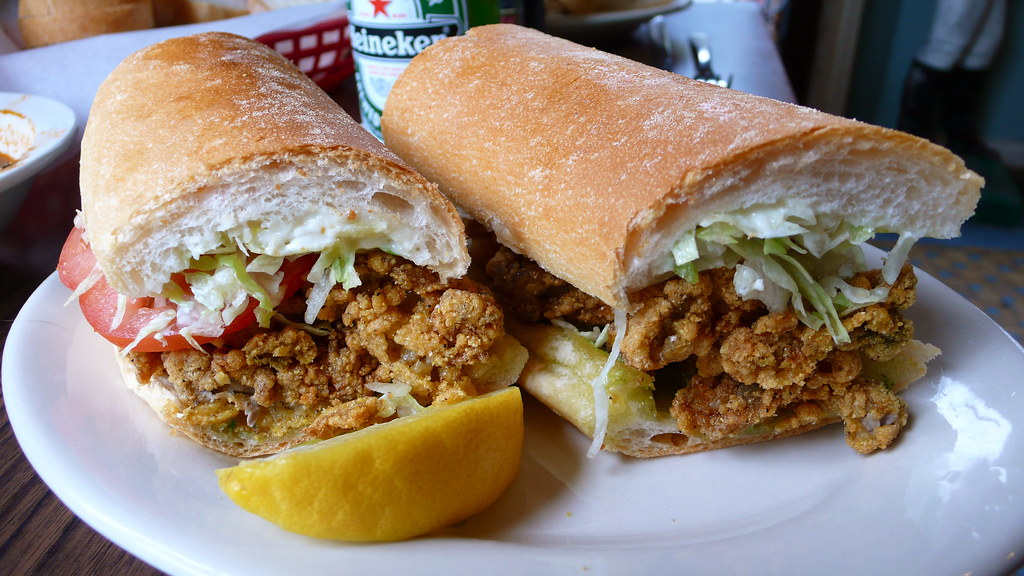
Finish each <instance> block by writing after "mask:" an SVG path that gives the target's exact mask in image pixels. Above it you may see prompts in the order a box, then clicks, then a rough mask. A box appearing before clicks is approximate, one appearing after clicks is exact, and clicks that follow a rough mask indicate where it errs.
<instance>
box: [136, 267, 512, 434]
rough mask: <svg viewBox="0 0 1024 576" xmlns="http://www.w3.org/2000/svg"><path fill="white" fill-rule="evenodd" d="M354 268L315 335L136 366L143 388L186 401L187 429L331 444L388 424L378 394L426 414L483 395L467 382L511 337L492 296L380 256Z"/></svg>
mask: <svg viewBox="0 0 1024 576" xmlns="http://www.w3.org/2000/svg"><path fill="white" fill-rule="evenodd" d="M355 268H356V271H357V273H358V274H359V278H360V280H361V284H360V286H358V287H355V288H352V289H350V290H345V289H343V288H341V287H340V286H337V287H335V288H334V289H333V290H332V291H331V293H330V294H329V295H328V298H327V303H326V304H325V306H324V307H323V308H322V309H321V312H320V314H319V315H318V319H317V325H316V326H315V328H314V329H312V330H306V329H301V328H298V327H295V326H294V325H291V323H284V324H280V323H275V324H273V325H272V326H271V327H269V328H265V329H262V328H261V329H253V330H249V331H247V332H244V333H241V334H238V335H234V336H232V338H234V339H236V340H241V342H237V341H236V342H234V344H236V345H234V346H232V347H225V348H222V349H219V348H213V347H212V346H211V347H210V349H205V350H194V349H189V350H179V351H174V352H163V353H156V352H154V353H142V352H132V353H130V354H129V357H130V359H131V361H132V362H133V363H134V365H135V366H136V367H137V368H138V369H139V375H140V379H141V381H142V382H160V383H161V384H162V385H165V386H173V387H174V388H175V389H176V392H177V393H178V395H179V396H180V397H182V398H185V399H187V400H188V402H187V404H188V405H189V407H188V408H186V410H185V413H184V414H183V415H182V417H183V418H187V419H190V420H193V421H195V422H197V423H201V424H203V425H208V426H214V427H217V426H221V427H229V428H232V429H237V428H238V427H248V428H252V429H253V430H254V431H255V430H273V429H277V430H279V431H280V430H283V429H284V428H286V427H294V426H295V425H296V423H299V424H301V426H303V427H304V428H305V431H306V432H308V433H310V434H312V435H315V436H318V437H322V438H327V437H330V436H334V435H337V434H338V433H340V432H344V431H348V430H356V429H360V428H364V427H366V426H368V425H370V424H373V423H376V422H379V421H383V420H384V419H387V418H388V417H390V414H387V410H386V407H385V406H383V404H382V403H381V402H380V400H379V398H378V396H377V394H376V393H374V392H373V391H371V390H370V389H369V388H368V387H367V385H372V384H373V383H383V382H401V383H404V384H408V385H410V386H411V387H412V395H413V397H414V398H415V399H416V400H417V401H418V402H419V403H420V404H422V405H430V404H445V403H450V402H453V401H457V400H461V399H463V398H465V397H467V396H473V395H475V394H476V390H475V387H474V383H473V381H472V380H471V378H470V374H471V373H472V371H473V370H474V367H477V366H479V365H481V364H483V363H486V362H488V361H489V360H490V359H491V357H492V353H493V350H494V347H495V343H496V342H498V340H499V339H501V338H502V337H503V336H504V333H505V331H504V316H503V313H502V310H501V308H500V307H499V306H498V304H497V303H496V302H495V300H494V297H493V296H492V295H491V293H490V292H489V291H488V290H487V289H486V288H484V287H482V286H481V285H478V284H476V283H474V282H472V281H468V280H453V281H449V282H441V281H440V279H439V278H438V276H437V275H436V274H434V273H433V272H431V271H429V270H428V269H425V268H421V267H419V266H416V265H414V264H412V263H410V262H408V261H406V260H404V259H402V258H401V257H398V256H393V255H390V254H386V253H384V252H381V251H373V252H369V253H365V254H359V255H358V256H357V258H356V263H355ZM293 300H294V301H293V302H287V303H284V304H283V305H282V306H281V307H280V309H281V310H287V311H295V312H296V316H295V320H296V321H297V319H300V318H301V316H302V310H304V301H305V295H303V294H298V295H296V296H294V297H293ZM183 404H185V403H183ZM254 433H255V432H254Z"/></svg>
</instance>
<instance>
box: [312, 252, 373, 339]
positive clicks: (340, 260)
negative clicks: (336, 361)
mask: <svg viewBox="0 0 1024 576" xmlns="http://www.w3.org/2000/svg"><path fill="white" fill-rule="evenodd" d="M355 261H356V254H355V251H353V250H346V249H345V248H343V247H341V246H335V247H334V248H331V249H330V250H326V251H324V252H322V253H321V254H320V257H319V258H317V260H316V263H315V264H313V267H312V268H311V269H310V270H309V275H307V276H306V279H307V280H309V281H310V282H311V283H312V284H313V289H312V290H310V292H309V296H307V297H306V313H305V316H304V317H303V320H305V322H306V323H307V324H312V323H313V322H314V321H315V320H316V316H317V314H319V313H320V309H321V308H323V306H324V303H326V302H327V295H328V294H330V292H331V289H332V288H334V286H335V285H337V284H341V287H342V288H344V289H345V290H351V289H353V288H355V287H357V286H359V285H360V284H361V283H362V281H361V280H360V279H359V274H358V273H357V272H356V269H355Z"/></svg>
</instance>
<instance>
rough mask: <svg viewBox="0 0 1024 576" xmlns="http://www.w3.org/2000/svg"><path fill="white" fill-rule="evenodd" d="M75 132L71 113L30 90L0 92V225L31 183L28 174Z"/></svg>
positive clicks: (53, 157)
mask: <svg viewBox="0 0 1024 576" xmlns="http://www.w3.org/2000/svg"><path fill="white" fill-rule="evenodd" d="M74 136H75V113H74V112H72V111H71V108H68V107H67V106H66V105H64V104H62V103H60V102H57V101H56V100H51V99H49V98H44V97H42V96H33V95H30V94H17V93H14V92H0V229H3V228H6V227H7V224H9V223H10V221H11V219H12V218H14V215H15V214H16V213H17V212H18V208H20V207H21V204H22V202H23V201H24V200H25V195H26V194H28V191H29V189H30V188H31V187H32V177H33V176H35V175H36V174H38V173H39V171H40V170H42V169H43V168H45V167H46V166H47V165H48V164H50V163H51V162H53V161H54V160H56V159H57V157H58V156H60V155H61V154H62V153H63V152H64V151H65V150H67V148H68V146H69V145H70V144H71V140H72V139H73V138H74Z"/></svg>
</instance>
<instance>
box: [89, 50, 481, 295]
mask: <svg viewBox="0 0 1024 576" xmlns="http://www.w3.org/2000/svg"><path fill="white" fill-rule="evenodd" d="M81 192H82V207H83V214H84V217H85V225H86V226H85V227H86V230H87V233H88V234H89V241H90V243H91V245H92V248H93V252H94V253H95V254H96V258H97V261H98V263H99V265H100V267H101V269H102V270H103V272H104V274H105V275H106V277H107V279H108V280H109V282H110V284H111V286H113V287H114V288H115V289H117V290H118V291H119V292H120V293H122V294H125V295H128V296H142V295H152V294H155V293H158V292H159V290H160V288H161V287H162V285H163V284H164V282H166V281H167V280H168V278H169V277H170V274H172V273H174V272H177V271H180V270H182V269H183V268H185V267H186V266H187V264H188V262H189V259H190V258H192V257H195V256H197V255H199V254H203V253H205V252H207V251H209V250H213V249H216V248H217V245H218V243H220V242H222V241H223V234H224V233H225V231H227V230H232V229H234V230H239V229H245V228H246V227H247V226H250V225H263V224H265V223H267V222H277V223H279V224H281V225H282V226H283V227H288V226H295V227H298V226H299V225H300V224H302V223H303V221H304V220H303V219H304V218H306V217H307V216H308V215H309V214H310V212H311V211H314V212H317V213H319V214H325V213H331V214H342V215H351V219H353V220H354V219H355V218H356V217H358V218H360V219H362V221H366V222H368V223H371V224H380V223H381V222H387V223H389V224H388V225H390V226H392V227H393V228H396V229H401V231H402V233H403V234H406V233H408V234H413V235H414V237H410V239H409V241H408V242H407V243H406V244H407V245H406V246H400V247H399V246H395V247H392V248H393V249H394V251H395V253H397V254H399V255H401V256H403V257H406V258H407V259H409V260H411V261H413V262H415V263H416V264H419V265H425V266H429V267H431V268H433V269H434V270H435V271H436V272H438V273H439V274H441V275H442V276H443V277H453V276H460V275H461V274H463V273H464V272H465V270H466V268H467V267H468V262H469V256H468V253H467V252H466V247H465V235H464V230H463V228H462V222H461V220H460V219H459V217H458V214H457V213H456V212H455V210H454V208H453V207H452V206H451V204H450V203H449V202H448V201H447V200H445V199H444V197H443V196H441V195H440V194H439V193H438V191H437V188H436V186H434V185H432V184H430V183H429V182H427V180H425V179H424V178H423V177H422V176H420V175H419V174H417V173H416V172H415V171H413V170H412V169H411V168H409V167H408V166H407V165H406V164H405V163H404V162H402V161H401V160H399V159H398V157H397V156H395V155H394V154H393V153H392V152H391V151H389V150H388V149H387V148H386V147H384V145H383V144H381V143H380V142H379V141H378V140H377V139H375V138H374V137H373V136H371V135H370V134H368V133H367V132H366V131H365V130H363V129H362V128H361V127H360V126H359V125H358V124H357V123H356V122H355V121H354V120H353V119H352V118H351V117H350V116H348V114H346V113H345V112H344V110H342V109H341V107H340V106H339V105H338V104H337V103H336V102H334V101H333V100H332V99H331V98H330V97H329V96H328V95H327V94H325V93H324V92H323V91H322V90H320V89H319V88H318V87H317V86H316V85H315V84H314V83H313V81H312V80H310V79H309V78H308V77H307V76H306V75H305V74H303V73H302V72H301V71H300V70H299V69H298V68H296V67H295V66H294V65H292V64H291V63H290V62H289V61H288V60H287V59H285V58H284V57H283V56H281V55H280V54H278V53H277V52H274V51H273V50H271V49H270V48H268V47H266V46H264V45H262V44H260V43H257V42H255V41H252V40H249V39H247V38H243V37H240V36H235V35H231V34H225V33H203V34H196V35H193V36H187V37H182V38H175V39H171V40H167V41H165V42H161V43H159V44H156V45H153V46H150V47H148V48H145V49H143V50H140V51H139V52H137V53H135V54H133V55H131V56H129V57H128V58H127V59H125V61H124V62H122V63H121V64H120V65H119V66H118V67H117V68H116V69H115V70H114V71H113V72H112V73H111V74H110V76H109V77H108V78H107V79H106V81H104V83H103V84H102V85H101V86H100V88H99V90H98V92H97V95H96V99H95V101H94V103H93V107H92V110H91V112H90V115H89V120H88V124H87V126H86V129H85V136H84V138H83V142H82V160H81ZM275 219H276V220H275ZM289 219H292V220H294V222H293V221H292V220H289ZM342 220H344V218H342ZM389 230H390V229H389Z"/></svg>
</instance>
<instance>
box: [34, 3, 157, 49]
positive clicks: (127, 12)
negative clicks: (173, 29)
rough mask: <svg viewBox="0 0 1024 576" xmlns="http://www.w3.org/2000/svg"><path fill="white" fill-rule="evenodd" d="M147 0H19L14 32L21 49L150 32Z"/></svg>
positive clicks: (151, 12) (151, 16) (151, 19)
mask: <svg viewBox="0 0 1024 576" xmlns="http://www.w3.org/2000/svg"><path fill="white" fill-rule="evenodd" d="M153 23H154V17H153V7H152V5H151V4H150V2H149V0H20V1H19V2H18V28H19V31H20V32H21V41H22V44H23V45H24V47H25V48H36V47H39V46H48V45H50V44H57V43H59V42H66V41H69V40H78V39H79V38H88V37H90V36H97V35H99V34H108V33H111V32H127V31H130V30H145V29H147V28H152V27H153Z"/></svg>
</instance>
